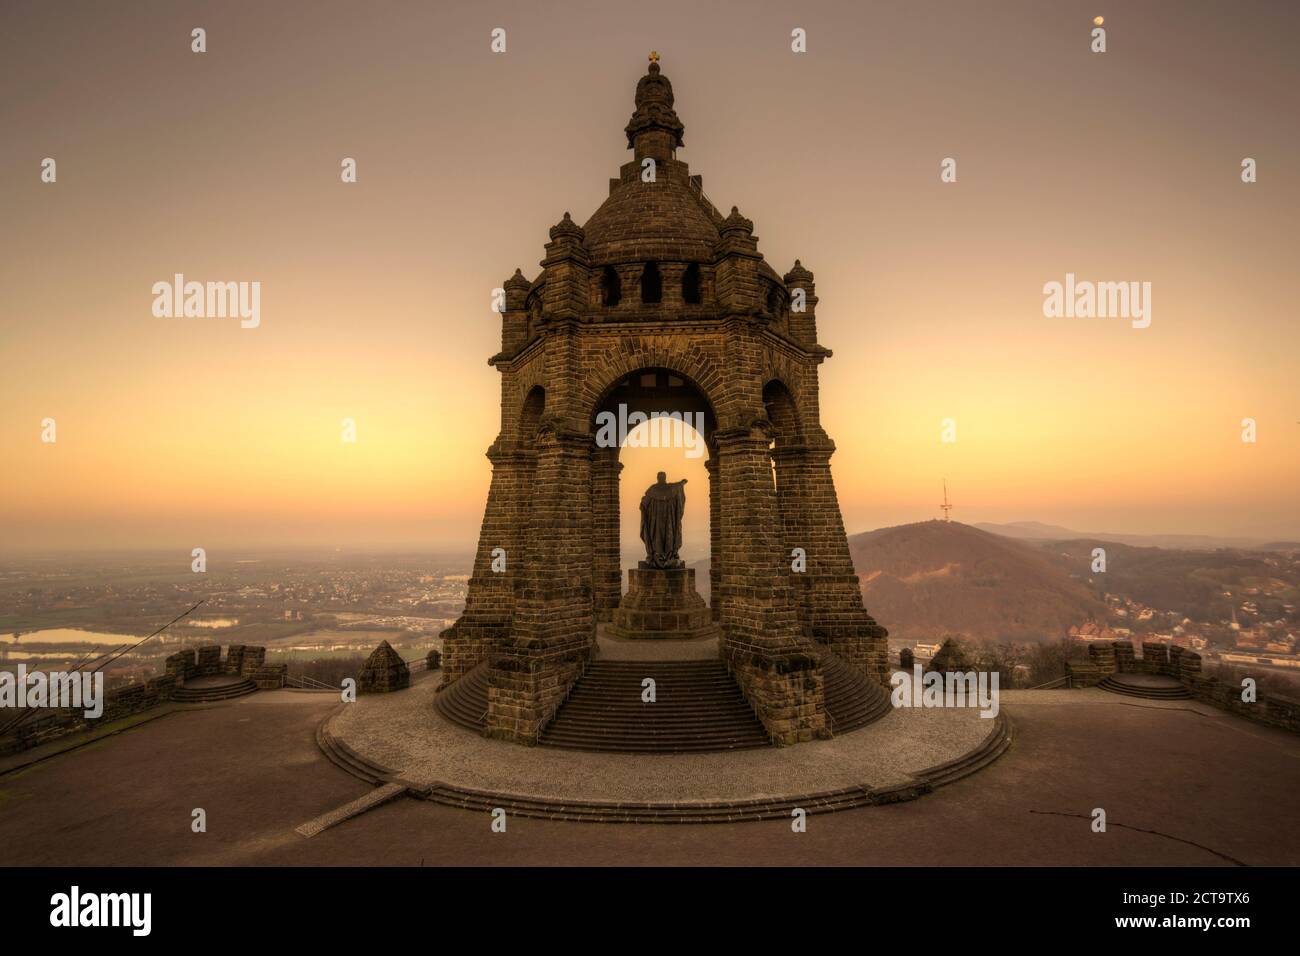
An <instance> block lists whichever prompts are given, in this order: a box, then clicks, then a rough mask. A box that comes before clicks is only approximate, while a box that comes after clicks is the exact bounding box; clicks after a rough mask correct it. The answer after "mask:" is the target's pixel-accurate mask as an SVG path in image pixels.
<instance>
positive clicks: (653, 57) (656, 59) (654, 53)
mask: <svg viewBox="0 0 1300 956" xmlns="http://www.w3.org/2000/svg"><path fill="white" fill-rule="evenodd" d="M650 62H651V63H658V62H659V53H658V51H656V50H651V51H650Z"/></svg>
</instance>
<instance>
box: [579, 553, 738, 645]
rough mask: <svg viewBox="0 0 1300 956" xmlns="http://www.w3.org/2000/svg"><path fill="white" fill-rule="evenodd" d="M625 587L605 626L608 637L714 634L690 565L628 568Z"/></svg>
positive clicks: (683, 637) (671, 638) (668, 637)
mask: <svg viewBox="0 0 1300 956" xmlns="http://www.w3.org/2000/svg"><path fill="white" fill-rule="evenodd" d="M627 583H628V591H627V594H625V595H623V600H622V601H621V602H619V605H618V607H617V608H615V609H614V615H613V620H612V622H611V623H610V624H609V625H608V626H607V627H606V628H605V633H606V634H609V635H610V636H611V637H621V638H628V639H632V640H661V641H688V640H692V639H694V638H702V637H712V636H715V635H717V634H718V628H717V625H715V624H714V623H713V616H712V615H711V614H710V613H709V608H708V605H706V604H705V603H704V598H702V597H700V595H699V592H698V591H696V590H695V569H694V568H665V569H659V568H631V569H629V570H628V572H627Z"/></svg>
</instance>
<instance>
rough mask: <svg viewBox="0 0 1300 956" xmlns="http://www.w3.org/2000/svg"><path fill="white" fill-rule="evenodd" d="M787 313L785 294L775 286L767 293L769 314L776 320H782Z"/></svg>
mask: <svg viewBox="0 0 1300 956" xmlns="http://www.w3.org/2000/svg"><path fill="white" fill-rule="evenodd" d="M784 311H785V292H784V291H783V290H782V289H781V287H780V286H778V285H774V286H772V288H771V290H769V291H768V293H767V314H768V315H770V316H771V317H772V318H774V319H779V318H781V316H782V314H783V313H784Z"/></svg>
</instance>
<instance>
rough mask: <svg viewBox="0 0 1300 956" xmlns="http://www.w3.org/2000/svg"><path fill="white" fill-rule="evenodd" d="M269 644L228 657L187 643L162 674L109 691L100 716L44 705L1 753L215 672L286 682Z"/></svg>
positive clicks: (139, 707) (2, 714) (143, 704)
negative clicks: (268, 658)
mask: <svg viewBox="0 0 1300 956" xmlns="http://www.w3.org/2000/svg"><path fill="white" fill-rule="evenodd" d="M265 658H266V648H265V647H256V646H251V645H249V646H245V645H241V644H234V645H231V647H230V648H229V651H228V653H227V656H226V659H225V660H224V661H223V660H222V658H221V647H220V645H215V644H205V645H204V646H202V647H199V648H197V650H196V649H195V648H187V649H185V650H181V651H177V652H176V653H174V654H170V655H168V657H167V658H166V659H165V661H164V662H163V667H164V673H163V675H162V676H160V677H155V678H153V679H151V680H147V681H144V682H143V683H139V684H128V685H126V686H124V687H117V688H113V689H111V690H107V691H105V692H104V712H103V714H102V715H100V716H99V717H97V718H95V719H93V720H92V719H89V718H87V717H86V716H85V709H84V708H79V709H69V708H51V709H47V710H42V711H40V712H39V713H37V714H36V715H34V716H32V717H30V718H28V719H27V720H25V721H23V723H22V724H21V725H20V726H19V727H17V728H15V729H14V730H13V731H12V732H11V733H9V734H6V735H5V736H4V737H0V754H5V753H14V752H17V751H20V750H26V749H27V748H29V747H35V746H37V745H39V744H43V743H46V742H47V741H50V740H54V739H57V738H59V737H64V736H67V735H68V734H74V733H78V732H80V731H84V730H90V729H92V728H94V727H97V726H100V725H102V724H105V723H109V722H111V721H114V720H120V719H122V718H123V717H130V716H131V715H133V714H138V713H142V712H144V711H146V710H150V709H152V708H154V707H157V706H159V705H161V704H165V703H167V702H168V701H170V700H171V699H172V696H173V695H174V694H175V692H176V689H177V688H178V687H183V686H184V685H185V681H186V680H187V679H193V678H195V677H202V676H208V675H213V674H241V675H243V676H245V677H248V678H249V679H251V680H252V681H253V682H254V683H255V684H257V686H258V687H259V688H260V689H263V690H268V689H272V688H277V687H283V686H284V680H285V671H286V667H285V665H284V664H275V665H266V664H264V663H263V661H264V660H265ZM12 714H13V712H12V711H7V710H6V711H0V720H4V719H8V718H9V717H10V716H11V715H12Z"/></svg>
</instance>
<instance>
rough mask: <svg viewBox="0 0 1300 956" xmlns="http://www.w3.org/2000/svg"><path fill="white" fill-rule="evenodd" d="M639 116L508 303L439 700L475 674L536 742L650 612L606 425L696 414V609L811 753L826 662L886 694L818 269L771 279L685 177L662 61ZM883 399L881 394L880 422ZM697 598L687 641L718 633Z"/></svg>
mask: <svg viewBox="0 0 1300 956" xmlns="http://www.w3.org/2000/svg"><path fill="white" fill-rule="evenodd" d="M634 101H635V105H634V109H633V113H632V116H631V119H629V120H628V122H627V125H626V126H625V127H623V129H621V130H620V131H619V132H620V134H621V135H620V136H619V139H621V140H623V143H622V145H624V146H625V147H626V148H627V150H628V151H629V152H630V153H631V155H630V156H629V157H628V161H627V162H626V163H624V164H623V165H622V166H621V167H620V168H619V169H618V171H617V175H615V176H614V177H613V178H611V179H610V180H609V192H608V196H607V197H606V199H605V201H604V202H602V203H601V205H600V207H599V208H598V209H596V211H595V212H594V213H593V214H592V215H591V217H590V218H589V219H588V220H587V221H586V222H584V223H581V224H579V223H578V222H576V221H575V220H574V219H573V218H572V217H571V216H570V215H569V214H568V213H565V214H564V215H563V216H562V217H561V219H560V220H559V222H557V223H556V224H555V225H554V226H552V227H551V230H550V236H549V241H548V242H547V243H546V247H545V255H544V257H543V258H542V260H541V267H542V268H541V271H540V272H539V273H538V274H537V275H536V276H534V278H532V279H528V278H526V277H525V276H524V274H523V272H522V270H516V271H515V273H514V275H513V276H511V277H510V278H508V279H506V280H505V281H504V282H503V283H502V286H501V288H502V291H503V292H504V303H503V308H502V310H501V312H500V320H501V349H500V351H499V352H498V353H497V354H496V355H494V356H493V357H492V358H491V359H490V360H489V362H490V364H491V365H492V366H493V367H494V368H496V370H497V371H498V372H499V373H500V374H501V426H500V430H499V432H498V433H497V436H496V438H495V440H494V441H493V443H492V445H491V447H490V448H489V449H488V452H487V456H488V459H489V460H490V461H491V463H492V482H491V485H490V487H489V490H488V497H487V507H486V509H485V510H484V514H483V524H482V530H481V532H480V534H479V542H478V550H477V553H476V555H475V560H474V570H473V574H472V576H471V578H470V581H469V588H468V591H467V594H466V598H465V611H464V613H463V614H462V615H461V617H460V619H459V620H458V621H457V622H456V623H455V625H454V626H453V627H451V628H449V629H448V630H447V631H445V632H444V634H443V639H444V644H443V648H444V652H443V669H442V680H443V686H445V687H450V686H451V685H452V684H454V683H456V682H457V681H460V680H462V679H463V678H465V677H466V676H467V675H468V674H470V673H471V672H473V671H477V670H479V669H480V668H482V672H481V676H482V677H483V678H484V681H485V683H486V685H487V689H488V697H487V703H486V708H485V709H486V712H487V717H486V727H485V730H486V733H487V734H488V735H489V736H492V737H497V738H502V739H506V740H513V741H516V742H519V743H523V744H532V743H536V742H537V740H538V737H539V735H540V734H541V733H542V731H543V729H544V728H545V727H546V726H547V724H548V723H549V722H550V721H551V720H552V719H553V718H554V716H555V713H556V711H557V709H558V708H559V707H560V705H561V704H562V703H563V702H564V700H565V699H566V697H567V696H568V694H569V692H570V690H571V689H572V688H573V686H574V684H575V682H576V681H578V680H580V679H581V678H582V675H583V674H584V673H585V672H586V668H587V664H588V662H589V661H590V659H591V657H592V652H593V649H594V648H595V647H596V628H597V626H598V625H599V624H601V623H604V624H606V626H613V627H615V628H617V627H619V626H620V625H619V624H618V623H617V622H616V620H615V615H616V614H617V613H618V612H619V611H620V609H621V610H623V611H625V612H626V614H627V615H635V614H637V613H642V612H643V609H642V608H639V607H637V605H638V604H639V603H640V602H641V601H642V600H643V599H644V600H649V594H651V593H655V592H643V591H642V590H641V589H640V588H639V587H638V588H637V590H636V593H637V594H638V595H639V596H637V597H631V595H630V594H629V595H628V596H624V594H623V568H622V562H621V560H620V555H621V553H622V551H621V548H620V545H619V471H620V469H621V467H622V466H621V463H620V462H619V452H620V449H619V447H617V446H615V447H609V446H608V443H602V442H601V441H599V440H598V433H599V429H598V426H597V422H598V421H599V419H600V417H601V416H603V415H606V414H608V413H612V412H613V411H614V410H619V409H625V410H626V411H627V412H640V413H642V414H647V415H648V414H649V413H654V412H659V413H662V412H669V413H673V412H681V413H683V414H686V413H689V414H691V415H692V416H693V419H692V420H699V421H701V422H702V423H703V427H702V428H701V429H699V431H700V432H701V434H702V435H703V438H704V443H705V447H706V450H707V458H706V460H705V468H706V470H707V471H708V475H709V489H708V501H709V552H710V565H709V574H710V581H711V585H710V594H711V606H710V607H709V608H708V609H707V610H706V611H705V612H703V613H704V614H707V615H708V617H709V618H710V619H711V620H712V622H713V624H714V625H716V626H717V627H718V628H719V630H720V632H721V634H720V638H719V641H718V650H719V656H720V658H721V659H722V661H723V662H724V663H725V664H726V667H727V669H728V671H729V673H730V674H731V675H732V677H733V679H734V680H735V681H736V682H737V684H738V685H739V687H740V689H741V691H742V692H743V693H744V695H745V697H746V699H747V700H748V702H749V703H750V705H751V707H752V708H753V711H754V713H755V714H757V715H758V717H759V719H760V720H761V721H762V722H763V726H764V728H765V729H766V730H767V732H768V734H769V735H770V737H771V739H772V740H774V741H775V742H777V743H779V744H790V743H797V742H799V741H804V740H811V739H813V738H815V737H817V736H823V735H824V734H825V733H827V732H828V730H829V723H828V720H827V717H826V703H825V681H824V673H823V672H824V667H823V661H824V660H827V657H826V655H827V654H833V655H834V656H835V657H836V658H837V659H838V660H840V661H842V662H843V663H844V664H846V665H847V666H848V667H849V668H851V669H853V670H855V671H857V672H858V673H859V674H860V675H862V676H863V677H865V678H867V679H870V680H872V681H877V682H880V683H882V684H887V683H888V679H889V678H888V670H889V661H888V648H887V645H886V641H885V634H886V632H885V629H884V628H883V627H880V626H879V625H878V624H877V623H876V622H875V621H874V620H872V618H871V616H870V615H869V614H868V613H867V610H866V608H864V607H863V606H862V592H861V590H860V588H859V586H858V577H857V574H856V573H855V572H854V569H853V560H852V557H851V556H850V554H849V545H848V539H847V537H846V536H845V533H844V522H843V520H842V519H841V517H840V509H839V504H838V501H837V500H836V495H835V483H834V480H833V479H832V476H831V466H830V459H831V455H832V454H833V453H834V451H835V446H834V444H833V443H832V442H831V440H830V438H829V437H828V436H827V434H826V432H825V430H824V429H823V428H822V426H821V421H820V414H821V413H820V409H819V407H818V390H819V389H818V372H819V369H820V366H821V364H822V363H823V362H825V361H826V360H827V359H829V358H830V356H831V353H830V350H829V349H827V348H826V347H825V346H823V345H822V344H821V343H820V342H819V341H818V335H817V307H818V297H817V290H816V284H815V282H814V279H813V273H812V272H811V271H810V270H808V269H806V268H805V267H804V266H803V264H802V263H801V262H799V261H798V260H795V262H794V264H793V265H792V266H791V267H790V269H789V270H788V271H786V272H785V273H784V274H783V273H780V272H778V271H777V270H776V269H774V268H772V266H771V265H770V264H769V263H768V262H767V261H766V259H765V258H764V257H763V254H762V253H761V252H760V251H759V248H758V239H757V237H756V236H755V235H754V223H753V222H752V221H751V220H749V219H747V218H746V217H745V216H743V215H741V213H740V210H739V209H737V208H736V207H734V206H732V207H730V212H724V211H722V210H720V209H718V207H716V206H715V205H714V204H713V202H712V201H711V200H710V199H709V196H708V194H707V193H706V192H705V191H704V182H703V180H702V179H701V177H700V176H698V175H694V174H692V173H691V171H690V168H689V167H688V166H687V164H686V163H685V162H684V161H682V160H681V159H679V158H678V150H679V149H680V148H681V147H682V146H683V142H684V141H683V137H684V131H685V124H683V123H682V121H681V119H680V118H679V117H678V115H677V111H676V108H675V98H674V93H673V87H672V84H671V83H670V82H669V81H668V77H666V76H665V75H664V74H663V72H662V71H661V70H660V64H659V62H658V60H657V58H652V60H651V62H650V64H649V68H648V69H647V70H646V72H645V73H644V75H643V76H641V78H640V80H638V81H637V83H636V92H635V97H634ZM754 145H755V146H756V147H757V146H758V145H759V142H758V141H756V142H755V144H754ZM556 161H557V162H560V161H562V159H561V158H558V157H557V159H556ZM652 168H653V170H654V175H653V176H650V175H647V170H649V169H652ZM810 174H811V175H815V171H814V172H811V173H810ZM799 188H800V185H799V183H797V182H795V183H786V184H774V185H773V189H775V190H781V191H783V194H784V195H788V196H792V195H797V194H798V192H799ZM508 228H511V229H517V228H519V225H518V224H514V223H512V224H509V226H508ZM861 294H862V293H861V290H860V289H858V290H854V289H851V288H850V289H848V290H846V292H845V294H844V297H843V299H842V300H841V301H842V303H843V306H842V308H843V309H844V310H845V312H844V313H843V314H846V315H849V314H855V313H857V312H858V311H860V308H861V306H860V305H859V303H858V302H857V301H855V300H856V299H857V298H858V297H859V296H861ZM842 321H848V320H847V319H843V320H842ZM871 399H872V392H871V380H870V379H865V380H864V383H863V412H864V413H869V408H870V404H871ZM694 416H698V418H694ZM655 494H656V496H657V495H658V494H660V492H656V493H655ZM655 509H656V510H657V509H658V505H656V506H655ZM796 549H798V551H797V553H799V554H801V555H802V556H803V557H802V558H800V560H799V561H798V562H797V564H796V562H793V561H792V560H791V556H792V554H794V553H796ZM647 550H648V551H649V552H651V553H649V554H648V557H649V558H650V559H651V561H653V560H654V559H655V554H654V549H647ZM671 553H672V549H671V548H669V549H667V551H666V552H662V554H661V556H662V557H663V558H664V559H667V555H668V554H671ZM675 560H677V561H680V557H677V558H676V559H675ZM687 570H688V569H685V568H679V569H673V568H636V569H634V572H633V573H634V575H640V574H651V573H653V574H657V575H664V573H665V572H668V574H669V577H662V576H661V577H658V578H652V579H650V580H649V582H646V581H635V582H634V584H636V585H640V584H656V585H657V584H662V585H663V587H664V588H665V591H664V595H665V600H671V601H676V600H678V596H679V595H683V594H684V595H687V597H688V598H689V593H693V589H692V590H691V592H687V590H686V583H687V578H688V577H689V575H688V574H687V573H686V571H687ZM672 574H677V575H678V578H676V579H672V578H671V575H672ZM696 600H698V596H697V598H696ZM690 603H691V605H692V608H693V609H692V610H690V611H689V612H687V613H688V618H687V621H686V623H687V624H688V625H689V624H690V623H691V621H693V620H696V619H700V618H701V617H702V615H701V612H700V611H699V608H698V605H696V604H695V603H694V601H691V602H690ZM657 610H658V609H657ZM665 613H667V612H665ZM673 613H677V612H673ZM659 620H660V621H663V620H668V619H667V618H660V619H659ZM645 621H646V619H644V618H643V619H642V623H645ZM626 623H627V621H626V618H625V620H624V624H626ZM673 623H674V624H676V623H678V620H673ZM682 629H685V630H690V629H691V628H690V627H689V626H688V627H686V628H672V629H671V630H682ZM670 632H671V631H670Z"/></svg>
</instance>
